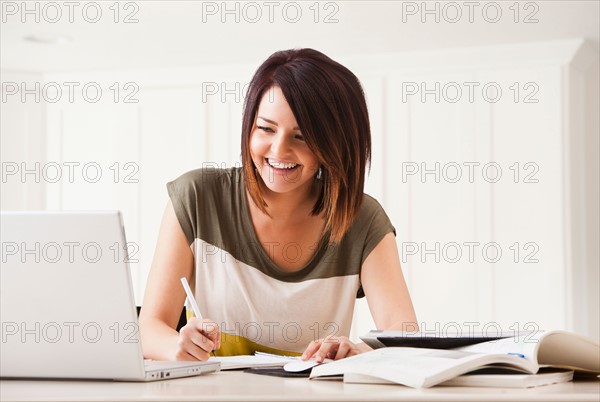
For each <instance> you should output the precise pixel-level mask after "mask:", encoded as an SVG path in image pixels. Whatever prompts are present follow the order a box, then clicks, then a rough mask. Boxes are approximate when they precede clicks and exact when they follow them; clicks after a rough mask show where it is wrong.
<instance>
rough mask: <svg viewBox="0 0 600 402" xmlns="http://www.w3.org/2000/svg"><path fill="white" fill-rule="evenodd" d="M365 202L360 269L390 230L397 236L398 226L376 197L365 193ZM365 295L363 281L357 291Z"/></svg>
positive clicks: (357, 295)
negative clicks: (364, 228) (364, 232)
mask: <svg viewBox="0 0 600 402" xmlns="http://www.w3.org/2000/svg"><path fill="white" fill-rule="evenodd" d="M363 203H364V204H365V205H364V207H363V211H361V215H363V217H361V219H360V220H361V221H362V222H363V224H364V225H365V226H366V234H365V236H364V243H363V250H362V255H361V260H360V269H361V270H362V265H363V263H364V262H365V260H366V259H367V257H368V256H369V254H371V251H373V249H374V248H375V247H377V245H378V244H379V242H381V240H382V239H383V238H384V237H385V235H387V234H388V233H390V232H393V233H394V236H396V228H395V227H394V226H393V225H392V222H391V221H390V218H389V217H388V216H387V214H386V213H385V211H384V209H383V207H382V206H381V204H379V202H377V200H376V199H374V198H373V197H371V196H369V195H367V194H365V198H364V200H363ZM362 297H365V292H364V290H363V288H362V283H361V284H360V285H359V288H358V291H357V293H356V298H357V299H359V298H362Z"/></svg>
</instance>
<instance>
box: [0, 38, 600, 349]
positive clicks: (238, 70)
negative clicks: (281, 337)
mask: <svg viewBox="0 0 600 402" xmlns="http://www.w3.org/2000/svg"><path fill="white" fill-rule="evenodd" d="M595 57H596V59H597V54H596V55H595ZM593 59H594V54H593V52H592V51H590V50H588V49H587V48H586V46H585V44H584V42H583V41H580V40H572V41H560V42H548V43H542V44H538V43H536V44H529V45H518V46H500V47H492V48H473V49H458V50H443V51H437V52H427V53H411V54H382V55H377V56H373V55H371V56H369V57H368V58H361V57H356V58H347V59H344V60H341V59H340V61H341V62H342V63H344V64H345V65H347V66H348V67H349V68H350V69H351V70H352V71H354V72H355V73H356V75H357V76H358V77H359V78H360V79H361V81H362V83H363V86H364V88H365V92H366V94H367V99H368V104H369V110H370V117H371V122H372V134H373V161H372V166H371V174H370V176H369V178H368V181H367V185H366V192H367V193H369V194H371V195H373V196H374V197H375V198H377V199H378V200H380V202H381V203H382V204H383V206H384V208H385V209H386V211H387V212H388V214H389V216H390V218H391V219H392V222H393V224H394V225H395V227H396V229H397V241H398V246H399V249H400V252H401V259H402V264H403V268H404V273H405V276H406V279H407V282H408V284H409V288H410V291H411V295H412V298H413V301H414V304H415V308H416V311H417V316H418V319H419V322H420V323H421V325H422V327H423V329H427V330H431V329H435V328H438V329H443V328H444V327H446V328H449V325H452V324H451V323H457V324H458V325H459V326H460V327H462V328H463V329H465V330H466V329H468V325H479V327H478V329H481V328H482V326H484V325H488V326H490V325H494V326H493V328H496V327H498V326H499V327H501V328H502V329H504V330H510V329H515V328H516V327H515V323H516V324H517V325H518V326H519V329H522V328H523V326H524V325H525V324H527V323H533V325H534V326H537V327H539V328H547V329H554V328H566V329H571V330H576V331H578V332H582V333H586V334H589V335H594V336H598V307H597V300H598V291H599V290H598V286H597V284H593V283H590V281H589V280H588V279H590V278H597V277H598V253H597V241H598V239H597V229H596V230H595V231H594V229H593V227H592V228H591V229H590V225H594V224H596V225H597V222H596V223H594V222H588V221H586V219H585V216H591V217H593V216H596V217H597V211H596V209H597V208H598V207H597V205H596V204H597V186H598V171H597V170H595V171H594V170H593V169H588V167H589V166H590V165H593V164H594V163H595V164H596V166H597V158H598V154H597V151H596V153H594V152H593V151H590V150H589V149H588V148H586V147H585V146H583V145H582V144H585V143H586V142H587V143H589V142H590V141H592V142H593V141H594V138H596V137H597V136H598V133H597V131H594V127H596V130H597V124H596V126H594V122H593V121H591V122H588V121H587V120H589V119H594V115H593V113H588V114H585V113H582V114H581V115H577V114H575V113H576V110H580V109H581V108H583V109H585V108H586V107H587V106H586V105H588V104H589V103H590V102H589V101H585V99H587V98H585V96H589V94H588V95H585V94H584V92H585V91H586V90H587V88H588V87H587V86H586V85H585V83H586V82H588V81H587V80H589V72H590V71H594V70H593V69H596V71H597V64H594V63H592V62H590V60H593ZM590 66H591V67H590ZM257 67H258V66H257V65H255V64H252V65H250V64H247V65H235V66H214V67H202V68H197V69H181V70H160V71H133V72H132V71H128V72H115V73H79V74H77V75H76V76H75V75H73V74H61V75H59V74H53V75H46V76H45V77H44V80H45V82H64V81H74V80H77V81H79V82H91V81H93V82H99V83H100V84H101V85H102V87H103V88H104V91H105V94H106V95H105V96H104V97H103V98H102V99H101V101H100V102H98V103H93V104H92V103H88V102H81V101H79V102H73V103H71V102H68V101H65V100H61V102H57V103H53V104H45V105H37V106H32V105H29V104H18V103H17V104H11V105H10V106H8V107H10V108H11V109H10V110H11V111H13V109H14V113H13V112H11V116H9V122H8V123H7V122H5V121H3V123H2V124H3V125H2V148H3V149H2V158H3V161H5V160H10V158H12V159H20V158H26V157H27V156H24V155H23V154H22V153H19V152H20V151H19V149H20V148H19V147H20V146H21V145H20V144H22V142H23V141H22V139H21V137H20V136H19V135H17V133H19V132H24V131H27V130H28V128H27V127H28V126H27V125H26V124H25V121H24V120H23V119H20V118H19V117H18V116H22V115H23V113H31V114H32V115H33V116H34V120H36V121H37V120H38V119H39V121H40V122H42V123H43V124H42V127H43V130H42V131H43V133H44V134H45V136H43V137H44V138H45V139H46V146H45V147H44V142H43V141H40V142H39V144H40V146H41V147H43V148H45V151H44V152H45V155H46V156H45V158H46V160H45V162H57V163H59V164H64V163H65V162H69V163H79V165H78V166H83V165H85V164H86V163H90V162H93V163H95V164H97V165H99V166H100V167H101V168H102V172H103V175H102V178H101V180H98V181H97V182H95V183H90V182H89V180H87V181H86V180H75V181H74V182H73V183H70V182H66V181H65V180H62V181H60V182H58V183H46V184H44V183H40V185H39V186H37V187H36V186H31V185H30V186H29V187H31V188H35V189H36V191H39V194H40V195H39V197H42V198H40V199H43V197H45V200H46V201H45V205H40V206H37V204H36V203H35V202H32V201H31V198H32V197H31V196H30V195H28V194H29V193H26V192H23V191H21V192H14V193H13V194H12V195H5V194H4V191H3V195H2V205H3V207H2V208H3V209H32V207H33V208H40V207H44V206H45V207H47V208H50V209H120V210H122V211H123V213H124V217H125V222H126V231H127V236H128V240H129V241H131V242H132V243H134V246H135V247H136V248H135V250H136V251H137V254H136V256H137V257H138V258H136V259H137V260H139V262H137V263H136V264H134V265H133V266H132V271H133V275H134V280H135V283H136V298H137V301H138V303H141V300H142V295H143V289H144V285H145V278H146V276H147V273H148V270H149V268H150V264H151V261H152V255H153V250H154V246H155V242H156V236H157V233H158V228H159V224H160V219H161V216H162V212H163V209H164V206H165V204H166V202H167V194H166V189H165V183H166V182H167V181H170V180H172V179H174V178H176V177H177V176H179V175H180V174H182V173H184V172H185V171H187V170H190V169H193V168H197V167H201V166H203V164H211V165H213V166H214V165H215V164H216V165H218V166H222V167H231V166H235V165H236V164H238V165H239V163H240V127H241V112H242V101H243V99H242V95H243V94H242V88H243V86H244V85H245V84H246V83H247V82H248V81H249V79H250V77H251V75H252V73H253V72H254V71H255V69H256V68H257ZM590 68H592V70H590ZM575 76H576V78H574V77H575ZM114 82H119V83H120V84H121V86H122V85H123V84H124V83H126V82H133V83H135V85H137V86H138V87H139V90H138V91H137V92H136V93H135V95H134V96H133V98H134V99H136V100H137V101H138V102H136V103H124V102H122V101H121V100H122V99H119V101H117V102H115V100H114V98H112V96H113V95H114V91H111V89H110V87H111V86H112V85H113V84H114ZM448 83H451V85H449V86H448V85H446V84H448ZM452 83H456V86H458V87H460V89H461V90H462V91H463V93H462V96H461V97H460V99H458V98H457V97H456V95H457V93H456V92H454V91H452V89H453V85H454V84H452ZM464 83H473V85H475V86H474V87H473V88H474V92H473V98H472V99H471V98H470V97H469V93H468V88H469V87H468V86H466V85H465V84H464ZM486 83H491V84H493V85H490V86H489V88H488V89H489V91H488V92H486V93H485V95H482V87H483V86H484V85H485V84H486ZM515 83H517V84H515ZM528 83H529V84H528ZM576 83H579V85H576ZM415 85H416V86H415ZM421 85H424V87H421ZM436 85H440V92H439V93H438V94H437V95H438V96H440V98H439V99H435V97H436V93H435V91H434V92H433V93H427V94H426V95H425V97H424V99H423V98H422V97H421V95H422V92H421V91H420V90H421V89H423V88H425V89H428V90H430V89H432V88H436ZM444 85H446V90H447V91H446V92H444V90H442V88H444ZM515 85H516V86H515ZM497 87H500V88H501V90H502V94H501V96H500V99H499V100H498V101H497V102H492V101H490V100H489V98H493V97H494V96H495V95H494V93H493V90H494V88H497ZM415 88H418V89H419V92H418V93H417V94H413V95H411V94H410V92H409V91H410V90H414V89H415ZM517 88H518V94H517ZM224 90H225V91H224ZM215 91H216V92H215ZM109 95H110V96H109ZM120 95H123V93H121V94H120ZM486 96H487V97H488V98H487V99H486ZM515 96H516V98H515ZM527 96H529V98H527V100H529V101H532V100H537V102H535V103H529V102H525V100H526V97H527ZM594 96H596V98H594ZM592 98H593V99H597V94H596V95H593V94H592ZM591 104H592V105H593V102H592V103H591ZM596 105H597V100H596ZM575 106H576V108H574V107H575ZM5 107H7V106H6V105H3V109H4V108H5ZM32 107H33V108H38V109H39V108H41V109H42V110H38V109H35V111H31V108H32ZM44 115H45V116H46V118H45V119H44ZM595 118H597V116H596V117H595ZM582 119H583V120H584V122H581V120H582ZM574 120H575V121H579V122H581V123H580V124H578V123H576V122H574ZM27 124H29V123H27ZM594 136H595V137H594ZM596 143H597V140H596ZM570 144H578V147H575V148H572V147H570ZM30 145H33V144H32V143H30ZM6 149H12V151H11V153H7V152H8V151H5V150H6ZM12 152H14V153H12ZM28 153H29V154H30V155H34V156H35V155H36V154H35V152H34V151H28ZM7 155H8V156H7ZM38 157H39V156H38ZM40 158H41V160H42V161H43V156H42V157H40ZM594 158H595V159H594ZM594 160H596V162H594ZM436 164H438V165H439V171H438V173H439V177H436V174H435V173H434V172H433V171H432V170H435V167H436V166H437V165H436ZM486 164H488V165H489V164H491V165H489V168H488V169H487V170H486V171H484V170H483V167H484V166H485V165H486ZM94 166H95V165H94ZM94 166H92V167H94ZM494 166H499V167H500V168H501V169H502V176H501V177H500V179H499V180H498V181H497V182H494V183H491V182H490V181H492V180H490V179H494V177H495V169H493V168H494ZM470 167H471V169H472V171H471V170H470ZM424 168H425V169H429V173H426V174H425V175H424V176H423V175H422V173H423V169H424ZM457 168H458V170H457ZM410 169H418V171H415V172H414V173H415V174H409V173H411V172H412V171H411V170H410ZM88 173H90V174H91V173H92V171H91V170H90V171H89V172H88ZM117 173H118V176H117ZM471 173H472V176H471ZM486 173H487V175H485V174H486ZM517 173H518V176H517ZM457 174H460V175H461V176H460V178H457ZM126 178H127V179H126ZM535 180H537V182H535ZM115 181H116V182H115ZM530 181H533V182H530ZM5 185H6V186H11V187H4V186H5ZM594 186H596V187H594ZM3 187H4V188H11V189H18V188H20V187H19V183H7V184H5V183H3ZM571 188H574V189H579V190H580V191H577V192H569V189H571ZM583 188H585V189H586V191H583V190H582V189H583ZM594 189H595V190H594ZM594 191H595V192H594ZM35 197H36V199H37V197H38V195H37V194H36V196H35ZM594 197H595V198H594ZM594 200H596V202H595V201H594ZM574 205H578V206H580V205H587V208H588V209H590V211H585V212H584V213H583V218H582V217H580V218H578V219H577V216H580V215H577V214H574V208H575V207H574ZM5 206H6V207H5ZM594 208H596V209H594ZM594 214H595V215H594ZM575 243H577V245H575ZM581 244H583V245H585V247H584V246H581ZM594 244H596V247H594V246H593V245H594ZM574 245H575V246H574ZM484 246H485V247H487V248H485V247H484ZM131 250H133V249H130V251H131ZM497 250H500V251H501V253H502V254H501V256H499V257H498V258H497V261H494V259H496V254H495V251H497ZM486 251H487V253H485V252H486ZM457 252H459V253H460V254H457ZM582 262H585V265H584V266H581V265H575V264H576V263H579V264H581V263H582ZM576 287H583V289H584V292H583V296H582V294H581V292H578V288H576ZM594 301H595V303H596V305H595V306H594V305H593V303H594ZM590 303H591V304H592V305H591V306H590ZM465 323H466V324H465ZM473 323H478V324H473ZM372 327H373V323H372V320H371V317H370V316H369V313H368V306H367V304H366V302H365V301H364V300H361V301H359V302H358V304H357V308H356V314H355V326H354V328H353V332H352V336H353V337H354V338H356V337H357V336H358V335H360V334H362V333H364V332H366V331H367V330H369V329H371V328H372ZM530 328H531V327H530ZM454 329H456V328H454Z"/></svg>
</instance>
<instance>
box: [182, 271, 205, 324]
mask: <svg viewBox="0 0 600 402" xmlns="http://www.w3.org/2000/svg"><path fill="white" fill-rule="evenodd" d="M181 284H182V285H183V290H185V294H186V296H187V299H188V300H189V302H190V304H191V305H192V311H193V312H194V315H195V316H196V318H199V319H202V314H200V308H199V307H198V303H196V299H195V298H194V295H193V294H192V289H190V285H189V284H188V281H187V279H185V276H182V277H181Z"/></svg>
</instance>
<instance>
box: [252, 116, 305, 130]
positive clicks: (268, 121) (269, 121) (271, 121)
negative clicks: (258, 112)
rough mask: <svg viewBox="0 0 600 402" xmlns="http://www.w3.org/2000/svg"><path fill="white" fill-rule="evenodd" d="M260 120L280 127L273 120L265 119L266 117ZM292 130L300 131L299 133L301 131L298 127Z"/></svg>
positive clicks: (260, 117)
mask: <svg viewBox="0 0 600 402" xmlns="http://www.w3.org/2000/svg"><path fill="white" fill-rule="evenodd" d="M258 118H259V119H263V120H264V121H266V122H267V123H271V124H272V125H274V126H277V127H279V125H278V124H277V123H276V122H274V121H273V120H270V119H267V118H265V117H262V116H258ZM292 130H298V131H300V128H299V127H298V126H296V127H294V128H293V129H292Z"/></svg>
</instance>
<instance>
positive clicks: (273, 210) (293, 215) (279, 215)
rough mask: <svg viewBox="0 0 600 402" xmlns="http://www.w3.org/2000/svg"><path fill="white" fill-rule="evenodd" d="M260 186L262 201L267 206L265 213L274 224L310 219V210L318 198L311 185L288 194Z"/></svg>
mask: <svg viewBox="0 0 600 402" xmlns="http://www.w3.org/2000/svg"><path fill="white" fill-rule="evenodd" d="M260 186H261V193H262V196H263V199H264V200H265V202H266V203H267V205H268V206H267V212H268V213H269V215H271V218H272V219H273V221H274V222H277V223H281V224H290V223H291V224H293V223H295V222H299V221H302V220H305V219H306V218H309V217H312V209H313V206H314V204H315V202H316V200H317V196H318V194H317V191H315V188H314V186H313V185H312V184H310V185H309V186H307V188H299V189H297V190H296V191H293V192H288V193H276V192H273V191H271V190H269V189H268V188H266V186H264V185H262V184H261V185H260Z"/></svg>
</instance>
